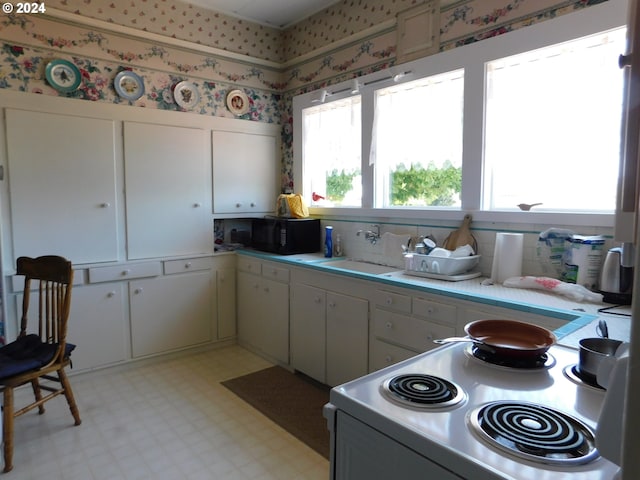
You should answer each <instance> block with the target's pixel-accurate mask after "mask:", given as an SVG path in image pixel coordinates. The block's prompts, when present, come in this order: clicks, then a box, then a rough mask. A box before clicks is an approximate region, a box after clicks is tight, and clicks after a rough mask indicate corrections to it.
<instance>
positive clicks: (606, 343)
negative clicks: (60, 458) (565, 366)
mask: <svg viewBox="0 0 640 480" xmlns="http://www.w3.org/2000/svg"><path fill="white" fill-rule="evenodd" d="M578 343H579V345H580V353H579V363H578V370H579V371H580V375H581V376H582V377H583V378H584V379H585V380H588V381H590V382H592V383H596V384H598V381H597V376H598V368H599V367H600V364H601V363H602V361H603V360H604V359H605V358H607V357H608V356H610V355H614V354H615V353H616V350H618V347H619V346H620V345H622V342H621V341H620V340H613V339H611V338H598V337H594V338H583V339H582V340H580V342H578ZM598 385H599V384H598Z"/></svg>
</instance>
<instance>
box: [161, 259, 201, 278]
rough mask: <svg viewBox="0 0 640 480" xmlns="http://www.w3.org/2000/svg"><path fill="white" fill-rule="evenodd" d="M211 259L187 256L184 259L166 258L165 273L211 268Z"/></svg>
mask: <svg viewBox="0 0 640 480" xmlns="http://www.w3.org/2000/svg"><path fill="white" fill-rule="evenodd" d="M212 265H213V260H212V258H211V257H202V258H187V259H184V260H167V261H166V262H164V273H165V275H171V274H173V273H184V272H195V271H198V270H211V266H212Z"/></svg>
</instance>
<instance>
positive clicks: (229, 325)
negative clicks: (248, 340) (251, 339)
mask: <svg viewBox="0 0 640 480" xmlns="http://www.w3.org/2000/svg"><path fill="white" fill-rule="evenodd" d="M216 297H217V314H218V315H217V317H218V318H217V320H218V321H217V325H218V339H219V340H222V339H225V338H232V337H235V336H236V269H235V268H233V267H228V268H221V269H219V270H217V271H216Z"/></svg>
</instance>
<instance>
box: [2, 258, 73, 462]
mask: <svg viewBox="0 0 640 480" xmlns="http://www.w3.org/2000/svg"><path fill="white" fill-rule="evenodd" d="M17 274H18V275H24V277H25V284H24V298H23V301H22V317H21V320H20V333H19V334H18V338H17V340H16V341H15V342H12V343H10V344H8V345H5V346H4V347H2V348H0V390H1V391H3V396H4V403H3V406H2V409H3V412H2V420H3V425H2V433H3V440H4V471H5V472H8V471H10V470H11V469H12V468H13V427H14V425H13V424H14V418H15V417H18V416H20V415H22V414H23V413H26V412H28V411H30V410H32V409H34V408H36V407H38V410H39V413H40V414H43V413H44V406H43V405H44V403H45V402H47V401H49V400H51V399H52V398H54V397H57V396H58V395H61V394H64V396H65V397H66V398H67V402H68V404H69V409H70V410H71V414H72V415H73V418H74V420H75V424H76V425H80V422H81V420H80V414H79V412H78V407H77V406H76V402H75V399H74V398H73V392H72V390H71V385H70V384H69V380H68V379H67V375H66V373H65V371H64V369H65V367H67V366H68V365H69V364H70V360H69V355H70V354H71V351H72V350H73V349H74V348H75V345H72V344H69V343H67V341H66V338H67V321H68V319H69V308H70V306H71V288H72V285H73V269H72V268H71V262H69V261H68V260H66V259H65V258H62V257H58V256H54V255H47V256H43V257H38V258H35V259H34V258H29V257H20V258H18V262H17ZM32 296H37V300H36V299H34V301H33V306H34V307H35V306H36V301H37V306H38V309H37V311H34V312H33V313H32V312H30V311H29V306H30V301H31V300H30V299H31V297H32ZM33 310H35V308H33ZM30 313H32V316H33V317H34V318H33V321H32V324H29V314H30ZM36 321H37V324H36V323H35V322H36ZM28 331H30V332H32V333H27V332H28ZM40 379H42V380H47V381H48V383H46V384H45V383H41V382H40ZM51 382H56V383H51ZM27 383H31V387H32V388H33V393H34V396H35V400H34V401H33V402H32V403H30V404H28V405H26V406H25V407H23V408H20V409H19V410H15V408H14V398H13V390H14V388H16V387H19V386H21V385H24V384H27ZM42 390H46V391H47V392H50V393H48V394H47V395H46V396H43V395H42Z"/></svg>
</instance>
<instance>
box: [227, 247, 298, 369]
mask: <svg viewBox="0 0 640 480" xmlns="http://www.w3.org/2000/svg"><path fill="white" fill-rule="evenodd" d="M238 270H239V271H238V278H237V289H238V291H237V294H238V298H237V313H238V340H239V341H240V343H241V344H243V345H246V346H248V347H250V348H252V349H254V350H256V351H257V352H259V353H262V354H264V355H266V356H267V357H268V358H270V359H272V360H275V361H277V362H279V363H282V364H286V365H288V364H289V272H288V270H287V269H285V268H282V267H279V266H277V264H274V263H270V262H259V261H255V260H244V259H242V260H239V261H238Z"/></svg>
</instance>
